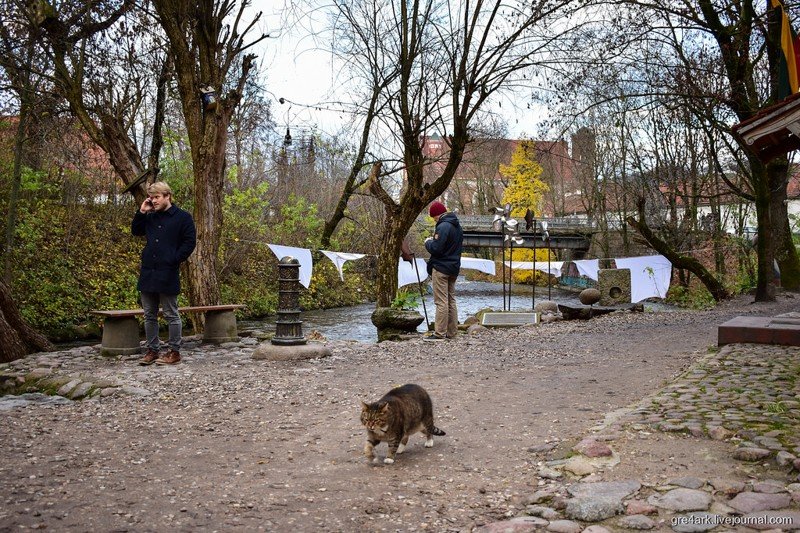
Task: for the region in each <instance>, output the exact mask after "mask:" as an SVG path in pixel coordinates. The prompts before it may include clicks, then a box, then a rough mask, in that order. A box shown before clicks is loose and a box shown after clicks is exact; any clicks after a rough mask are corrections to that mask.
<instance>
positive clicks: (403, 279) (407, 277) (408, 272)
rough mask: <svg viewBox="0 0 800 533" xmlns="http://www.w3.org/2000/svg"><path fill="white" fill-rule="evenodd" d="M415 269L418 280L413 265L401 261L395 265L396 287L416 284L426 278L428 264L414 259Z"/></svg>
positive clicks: (422, 260)
mask: <svg viewBox="0 0 800 533" xmlns="http://www.w3.org/2000/svg"><path fill="white" fill-rule="evenodd" d="M415 261H416V263H417V268H418V269H419V278H417V271H416V270H415V269H414V263H411V262H409V261H403V260H402V259H400V263H398V265H397V286H398V287H402V286H404V285H409V284H411V283H417V282H418V281H421V280H424V279H426V278H427V277H428V263H426V262H425V260H424V259H415Z"/></svg>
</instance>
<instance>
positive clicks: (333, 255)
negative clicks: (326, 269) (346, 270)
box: [320, 250, 365, 281]
mask: <svg viewBox="0 0 800 533" xmlns="http://www.w3.org/2000/svg"><path fill="white" fill-rule="evenodd" d="M320 252H322V253H323V254H325V257H327V258H328V259H330V260H331V261H333V264H334V265H336V270H338V271H339V278H340V279H341V280H342V281H344V274H343V273H342V267H343V266H344V264H345V263H346V262H347V261H353V260H355V259H361V258H362V257H365V255H364V254H351V253H346V252H329V251H328V250H320Z"/></svg>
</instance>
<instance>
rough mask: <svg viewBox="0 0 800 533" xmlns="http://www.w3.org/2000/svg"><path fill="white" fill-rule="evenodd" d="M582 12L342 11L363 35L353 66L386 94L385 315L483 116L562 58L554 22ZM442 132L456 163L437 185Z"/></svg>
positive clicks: (338, 7) (549, 8) (381, 133)
mask: <svg viewBox="0 0 800 533" xmlns="http://www.w3.org/2000/svg"><path fill="white" fill-rule="evenodd" d="M578 5H579V3H577V2H566V1H563V2H562V1H556V2H538V1H534V2H517V1H505V2H503V1H494V2H490V1H483V0H478V1H476V2H437V1H433V0H428V1H424V0H417V1H413V2H404V1H397V2H395V1H390V2H386V1H381V2H378V1H375V0H357V1H355V2H351V1H348V2H344V1H337V2H335V3H334V7H335V17H334V21H335V24H336V27H337V29H339V30H340V34H342V33H347V34H349V35H353V36H355V37H354V39H353V40H351V41H350V42H348V46H350V49H349V50H350V54H351V56H350V57H351V59H350V62H349V64H350V65H352V66H353V68H354V71H355V73H356V75H358V76H359V77H360V79H361V80H362V81H363V83H364V86H365V87H368V88H376V87H377V88H380V91H379V95H380V96H379V100H378V105H377V106H376V109H377V110H378V112H377V113H376V120H375V126H374V127H373V129H372V130H371V136H372V141H373V142H372V144H373V146H378V145H382V146H383V147H384V153H385V154H386V155H385V156H383V157H382V159H383V160H384V161H385V162H386V163H387V165H386V167H385V168H384V166H383V164H382V163H381V162H379V163H376V164H375V165H373V167H372V170H371V173H370V176H369V180H368V187H369V191H370V192H371V193H372V194H373V195H375V197H376V198H378V199H379V200H380V201H381V202H382V203H383V205H384V209H385V213H386V217H385V222H384V226H383V230H382V238H381V244H380V246H381V247H380V252H379V259H378V276H377V305H378V306H388V305H389V303H390V302H391V301H392V299H393V298H394V295H395V293H396V290H397V263H398V258H399V256H400V246H401V243H402V241H403V238H404V237H405V236H406V234H407V233H408V231H409V229H410V228H411V226H412V224H413V223H414V220H415V219H416V217H417V216H418V215H419V213H420V212H421V211H422V210H423V209H424V208H425V207H426V206H427V204H429V203H430V202H431V201H433V200H435V199H436V198H437V197H439V196H440V195H441V194H443V193H444V192H445V190H446V189H447V187H448V185H449V184H450V182H451V180H452V179H453V177H454V175H455V173H456V170H457V169H458V166H459V164H460V163H461V160H462V158H463V156H464V151H465V148H466V146H467V144H468V143H469V142H470V140H471V139H472V137H473V135H474V132H473V129H474V127H475V125H476V124H478V123H479V122H480V118H481V113H482V110H484V111H485V107H486V104H487V103H488V102H490V99H491V98H492V97H493V96H495V95H496V94H497V93H498V92H501V91H503V90H504V89H510V88H511V87H513V86H515V84H516V83H519V82H524V79H523V78H524V76H525V75H532V74H533V72H532V69H533V67H535V66H537V65H542V58H543V55H544V54H545V53H552V52H554V49H553V48H554V45H553V43H554V42H555V41H554V40H552V39H551V37H552V33H551V31H554V30H553V28H555V25H550V24H549V22H550V21H551V20H552V19H554V18H555V17H565V18H564V20H566V17H567V16H568V11H569V10H570V9H573V8H576V7H577V6H578ZM563 27H564V26H561V28H563ZM562 36H563V34H562ZM566 40H567V39H566V37H565V39H564V41H566ZM527 83H529V82H525V83H524V85H527ZM524 85H523V86H524ZM518 88H521V87H518ZM434 132H435V133H438V134H439V135H441V136H442V137H443V138H444V139H445V140H446V143H447V147H448V152H447V153H448V155H447V161H446V163H445V164H444V165H443V169H442V171H441V173H439V175H438V176H435V179H432V181H430V182H428V181H426V180H425V172H424V169H425V166H426V165H427V164H428V163H429V161H428V160H427V159H426V156H425V154H424V150H423V143H424V142H425V138H426V135H429V134H431V133H434ZM392 146H394V147H397V150H398V155H397V156H396V157H391V156H389V150H388V148H390V147H392ZM398 172H402V175H403V178H404V179H403V185H402V187H401V188H400V191H399V196H396V195H397V194H398V191H397V190H396V189H395V188H394V186H393V183H394V182H393V181H391V178H392V177H396V176H397V173H398ZM390 183H391V184H392V185H390Z"/></svg>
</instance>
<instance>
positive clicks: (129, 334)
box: [90, 304, 244, 355]
mask: <svg viewBox="0 0 800 533" xmlns="http://www.w3.org/2000/svg"><path fill="white" fill-rule="evenodd" d="M243 307H244V305H240V304H226V305H198V306H190V307H179V308H178V311H180V312H181V313H204V314H205V316H206V326H205V329H204V330H203V341H205V342H213V343H222V342H235V341H237V340H238V339H239V334H238V330H237V329H236V314H235V313H234V311H236V310H237V309H242V308H243ZM90 313H91V314H93V315H98V316H101V317H103V340H102V347H101V353H102V354H103V355H133V354H137V353H139V352H140V351H141V349H140V347H139V337H140V336H139V321H138V320H137V317H140V316H144V309H116V310H109V311H99V310H95V311H90ZM159 314H161V312H160V311H159Z"/></svg>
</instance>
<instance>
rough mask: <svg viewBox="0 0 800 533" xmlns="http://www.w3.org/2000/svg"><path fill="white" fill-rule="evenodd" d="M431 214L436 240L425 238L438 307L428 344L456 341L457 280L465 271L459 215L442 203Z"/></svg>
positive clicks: (434, 204) (435, 300) (462, 235)
mask: <svg viewBox="0 0 800 533" xmlns="http://www.w3.org/2000/svg"><path fill="white" fill-rule="evenodd" d="M428 214H430V216H431V217H433V220H435V221H436V229H435V230H434V234H433V237H428V238H427V239H425V249H426V250H428V252H429V253H430V254H431V257H430V259H429V260H428V274H430V276H431V279H432V280H433V301H434V303H435V304H436V321H435V328H434V332H433V333H431V334H430V335H428V336H426V337H425V338H424V340H426V341H441V340H445V339H452V338H453V337H455V336H456V333H457V332H458V310H457V309H456V290H455V289H456V278H457V277H458V273H459V271H460V270H461V248H462V245H463V242H464V231H463V230H462V229H461V224H460V223H459V221H458V217H457V216H456V214H455V213H448V212H447V208H446V207H445V206H444V204H443V203H442V202H433V203H432V204H431V206H430V209H429V210H428Z"/></svg>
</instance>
